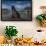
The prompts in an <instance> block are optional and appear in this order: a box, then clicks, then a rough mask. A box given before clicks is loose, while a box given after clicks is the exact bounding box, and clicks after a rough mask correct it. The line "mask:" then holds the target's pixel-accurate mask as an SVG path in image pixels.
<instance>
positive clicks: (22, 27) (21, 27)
mask: <svg viewBox="0 0 46 46" xmlns="http://www.w3.org/2000/svg"><path fill="white" fill-rule="evenodd" d="M32 3H33V4H32V5H33V9H32V10H33V11H32V12H33V13H32V14H33V15H32V21H0V35H2V34H4V31H5V26H6V25H14V26H16V27H17V29H18V32H19V33H18V36H21V35H22V34H23V35H24V36H31V35H32V34H36V30H37V29H43V30H46V28H43V27H40V26H39V25H38V23H37V22H36V20H35V17H36V15H38V14H41V13H42V12H41V10H40V6H43V5H46V0H32ZM40 34H41V33H40ZM40 37H41V36H40Z"/></svg>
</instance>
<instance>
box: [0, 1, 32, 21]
mask: <svg viewBox="0 0 46 46" xmlns="http://www.w3.org/2000/svg"><path fill="white" fill-rule="evenodd" d="M1 20H2V21H32V0H1Z"/></svg>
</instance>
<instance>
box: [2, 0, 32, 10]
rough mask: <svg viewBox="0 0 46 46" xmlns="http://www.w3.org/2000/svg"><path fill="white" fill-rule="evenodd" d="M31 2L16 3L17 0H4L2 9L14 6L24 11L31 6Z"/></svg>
mask: <svg viewBox="0 0 46 46" xmlns="http://www.w3.org/2000/svg"><path fill="white" fill-rule="evenodd" d="M31 3H32V2H31V1H29V0H28V1H16V0H2V7H3V8H9V9H10V8H11V6H12V5H14V6H15V7H16V8H17V9H18V8H19V9H22V8H25V7H30V6H31Z"/></svg>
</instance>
